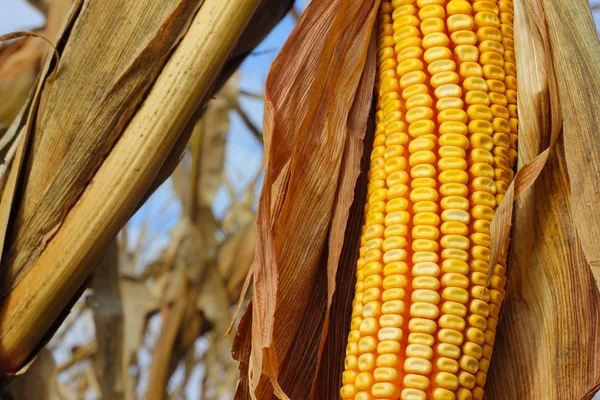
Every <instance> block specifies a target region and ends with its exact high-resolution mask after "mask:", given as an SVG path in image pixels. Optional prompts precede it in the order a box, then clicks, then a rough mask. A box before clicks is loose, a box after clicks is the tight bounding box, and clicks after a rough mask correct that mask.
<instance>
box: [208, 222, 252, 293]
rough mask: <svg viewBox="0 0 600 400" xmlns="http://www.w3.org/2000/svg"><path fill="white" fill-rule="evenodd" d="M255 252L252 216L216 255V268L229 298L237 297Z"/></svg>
mask: <svg viewBox="0 0 600 400" xmlns="http://www.w3.org/2000/svg"><path fill="white" fill-rule="evenodd" d="M255 252H256V218H252V219H251V220H250V221H249V222H248V223H246V226H244V227H243V228H242V229H241V230H240V231H239V232H238V233H237V234H236V235H235V236H232V237H230V238H229V240H228V241H226V242H225V243H224V244H223V246H222V247H221V249H220V250H219V255H218V267H217V268H218V270H219V273H220V274H221V277H222V278H223V279H225V281H226V285H227V292H228V293H229V299H230V300H231V301H236V300H237V299H239V297H240V294H241V291H242V286H243V284H244V279H245V278H246V275H247V274H248V270H249V269H250V266H251V265H252V261H253V260H254V256H255Z"/></svg>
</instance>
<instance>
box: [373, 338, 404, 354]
mask: <svg viewBox="0 0 600 400" xmlns="http://www.w3.org/2000/svg"><path fill="white" fill-rule="evenodd" d="M377 352H378V353H379V354H384V353H386V354H387V353H390V354H391V353H400V343H399V342H397V341H395V340H384V341H382V342H379V344H378V345H377Z"/></svg>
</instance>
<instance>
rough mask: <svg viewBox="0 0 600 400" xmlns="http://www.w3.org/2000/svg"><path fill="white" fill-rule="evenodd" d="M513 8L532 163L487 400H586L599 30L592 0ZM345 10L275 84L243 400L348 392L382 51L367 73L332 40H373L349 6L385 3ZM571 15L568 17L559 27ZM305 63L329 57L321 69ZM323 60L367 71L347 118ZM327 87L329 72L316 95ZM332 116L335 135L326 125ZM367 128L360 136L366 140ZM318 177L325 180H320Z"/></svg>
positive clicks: (594, 356)
mask: <svg viewBox="0 0 600 400" xmlns="http://www.w3.org/2000/svg"><path fill="white" fill-rule="evenodd" d="M367 3H368V4H367ZM514 3H515V9H516V10H517V11H516V13H517V15H516V22H515V36H516V42H517V44H518V45H517V52H518V54H517V57H518V75H519V76H518V78H519V82H520V86H519V107H520V109H519V113H520V127H521V130H520V133H519V141H520V156H519V168H521V171H522V172H521V173H520V174H518V175H517V178H516V179H515V183H514V184H513V186H512V187H511V194H510V196H513V198H514V199H518V201H517V202H516V204H515V205H514V208H513V203H512V202H511V201H510V196H509V195H507V197H508V200H507V201H506V202H503V205H502V210H503V211H502V212H498V215H499V217H497V218H496V219H495V222H494V224H495V228H494V231H493V232H494V237H493V243H494V244H493V245H494V248H495V251H494V252H495V254H494V256H493V257H494V258H495V259H498V260H501V261H503V260H505V259H506V258H507V253H506V250H507V248H508V243H509V242H508V240H507V239H508V234H509V232H510V228H511V222H512V227H513V233H512V240H511V241H510V243H511V248H510V253H509V256H508V284H507V290H506V300H505V301H506V303H505V306H504V311H503V316H502V321H501V324H500V327H499V333H498V335H497V339H496V343H497V345H496V350H495V355H494V357H493V361H492V368H491V370H490V373H489V376H488V383H487V385H486V393H487V394H486V397H485V398H486V399H540V400H542V399H544V400H545V399H581V398H586V399H587V398H591V396H592V394H593V393H594V392H595V391H596V390H597V389H598V387H599V385H600V374H599V372H600V368H599V367H600V348H599V345H600V337H599V335H598V315H599V311H600V310H599V309H598V306H599V304H600V296H599V293H598V288H597V286H596V283H595V281H594V279H593V274H592V270H593V268H594V267H595V265H596V264H597V260H598V257H597V256H596V254H597V251H599V250H600V245H598V242H597V237H598V235H597V234H596V235H595V236H594V232H595V230H596V229H597V226H598V225H597V224H594V223H595V221H597V218H598V217H599V216H600V212H599V211H598V210H597V207H594V205H595V204H596V203H597V200H598V187H600V186H599V185H598V181H597V177H598V172H599V171H600V168H599V165H598V162H599V161H600V154H597V153H598V149H599V147H598V146H597V144H596V142H597V141H596V140H594V138H593V134H594V127H596V126H597V125H598V124H597V123H596V119H597V118H599V115H600V114H599V111H598V107H597V106H596V96H597V93H598V90H597V89H598V88H597V87H596V86H597V85H598V84H600V79H599V77H598V76H597V70H598V68H599V65H600V60H598V57H599V56H600V51H599V49H598V39H597V37H596V35H595V31H594V29H593V21H592V20H591V14H590V12H589V6H588V5H587V3H586V2H585V1H583V0H577V1H573V2H569V3H568V4H566V3H565V2H559V1H558V0H518V1H517V0H515V2H514ZM337 6H338V4H337V2H326V1H319V0H313V1H312V2H311V4H310V6H309V7H308V8H307V10H306V11H305V13H304V14H303V15H302V18H301V19H300V21H299V23H298V25H297V27H296V29H295V31H294V32H293V33H292V35H291V36H290V38H289V39H288V42H287V43H286V45H285V46H284V48H283V50H282V52H281V53H280V55H279V56H278V58H277V60H276V62H275V63H274V64H273V67H272V69H271V72H270V76H269V79H268V81H267V89H266V93H267V102H266V106H265V124H264V127H265V128H264V129H265V151H266V159H265V186H264V188H263V192H262V195H261V200H260V204H259V215H258V222H257V231H258V236H257V241H258V243H257V255H256V259H255V263H254V264H253V278H254V296H253V298H252V302H251V305H250V307H249V308H248V311H247V312H246V314H245V315H244V317H243V318H242V320H241V322H240V326H239V330H238V333H237V337H236V342H235V345H234V348H233V354H234V356H235V357H236V358H237V359H239V360H240V380H239V384H238V391H237V393H236V399H271V398H272V397H273V395H275V396H276V397H278V398H280V399H287V398H290V399H299V398H302V399H333V398H338V396H339V388H340V387H341V373H342V370H343V360H344V356H345V344H346V336H347V330H348V327H349V321H350V314H351V302H352V297H353V294H354V289H353V288H354V271H355V261H356V258H357V256H358V238H359V234H360V224H361V220H362V216H363V204H364V196H365V180H366V176H365V172H366V169H367V167H368V160H367V159H368V157H364V156H363V157H362V158H363V163H362V166H361V162H360V160H361V155H364V154H365V148H367V147H368V146H369V145H370V143H369V140H372V139H370V138H371V137H372V136H370V135H372V128H373V127H372V126H371V127H370V129H368V130H367V129H366V122H367V119H368V117H367V114H368V108H369V107H368V104H369V102H370V98H371V93H370V92H369V91H368V87H366V86H368V85H371V87H372V81H370V80H369V79H368V77H369V76H370V75H369V74H370V73H372V72H371V71H370V68H373V66H374V63H375V61H374V59H373V58H369V57H367V61H366V63H365V64H364V67H362V68H358V66H357V67H355V68H351V69H349V70H347V71H344V67H345V66H346V65H348V64H346V65H339V64H335V63H343V62H346V59H344V58H343V56H347V55H348V53H344V52H343V51H341V50H340V52H339V53H338V52H335V51H334V50H330V49H329V48H327V47H326V45H324V43H331V42H334V43H335V42H336V40H339V37H340V36H339V35H345V36H348V35H349V33H348V32H347V31H344V30H343V29H348V30H352V29H355V30H354V31H352V32H356V33H355V36H352V39H351V40H353V41H354V43H357V44H358V43H360V44H361V46H362V47H361V48H362V49H366V48H367V43H368V40H369V38H370V36H369V35H370V33H371V32H370V31H368V30H365V31H359V29H360V28H361V27H364V20H363V19H360V18H357V17H352V16H350V15H349V14H350V13H352V12H367V10H366V9H368V8H370V9H371V11H372V10H375V9H376V8H377V4H376V2H365V1H363V2H359V1H357V2H354V3H352V4H350V5H348V4H347V2H345V4H344V7H343V9H338V8H337ZM357 10H359V11H357ZM562 15H566V19H567V21H568V22H559V21H560V16H562ZM337 18H344V19H345V20H347V21H353V22H352V23H353V24H354V26H353V27H348V26H344V27H343V28H342V27H340V26H339V25H337V24H336V23H335V22H333V21H338V20H337ZM563 18H564V17H563ZM320 24H327V25H326V28H321V25H320ZM342 32H343V33H342ZM355 53H358V52H355ZM331 54H336V55H338V57H332V56H331ZM360 54H361V56H362V54H363V53H360ZM307 59H309V60H311V61H312V60H317V61H316V62H315V63H314V65H313V64H308V63H306V62H305V60H307ZM323 59H326V60H327V63H328V65H329V66H333V65H336V67H337V73H338V74H339V75H343V76H344V77H345V78H346V79H348V80H349V81H350V80H351V79H354V82H356V80H357V79H358V78H359V77H360V76H361V75H362V81H361V83H360V84H359V85H358V86H353V87H351V88H347V89H346V90H343V91H342V90H338V91H337V94H338V98H337V100H336V103H335V104H336V105H337V107H336V108H335V112H333V111H332V108H330V103H328V102H326V101H323V99H322V97H321V96H323V97H325V96H327V94H328V93H329V92H328V90H335V88H336V87H335V85H336V84H337V81H331V77H330V76H329V75H328V70H327V69H326V68H324V69H320V68H319V67H318V64H319V61H320V60H323ZM573 63H578V65H577V66H575V67H573V66H572V65H573ZM307 71H310V72H311V74H310V75H309V77H306V76H305V75H304V74H306V73H307ZM342 71H344V72H342ZM345 74H352V75H353V76H351V77H348V76H346V75H345ZM588 79H589V80H591V81H592V82H593V83H591V84H590V83H589V82H587V80H588ZM313 80H314V81H313ZM315 82H327V84H326V86H325V87H323V88H319V89H320V91H318V92H317V93H318V94H315V92H313V90H314V87H315V86H317V84H316V83H315ZM363 90H364V93H365V97H364V101H360V100H358V99H360V98H361V96H360V94H359V93H361V92H362V91H363ZM323 93H325V94H323ZM348 99H354V105H353V107H352V108H351V109H350V108H346V107H345V106H347V104H348V103H347V101H348ZM314 109H316V110H318V111H317V112H314V113H313V112H312V111H313V110H314ZM305 111H306V112H305ZM334 116H339V117H340V118H342V119H344V118H347V119H348V121H353V120H354V118H355V117H356V118H360V121H361V124H352V123H350V122H349V123H348V124H347V127H348V130H347V131H346V130H345V129H337V130H336V129H335V127H336V125H335V124H334V123H333V122H332V121H335V119H334V118H335V117H334ZM576 117H577V118H579V119H578V120H577V121H576V122H573V121H574V120H575V118H576ZM323 120H326V121H327V122H328V124H329V125H326V126H327V127H329V128H330V130H327V129H323V130H321V129H320V128H321V127H322V125H320V123H322V121H323ZM563 120H564V125H562V121H563ZM569 124H573V125H569ZM563 126H564V129H562V136H559V133H560V132H561V127H563ZM308 128H312V129H311V130H310V131H308ZM354 129H356V130H357V131H360V130H362V132H361V133H360V135H356V137H355V136H354V135H353V132H354ZM365 131H366V135H365V134H364V133H365ZM323 132H325V133H326V134H325V135H324V134H323ZM346 132H347V134H346V141H345V145H344V155H343V157H341V159H340V158H338V159H336V160H341V161H339V162H337V163H334V165H333V166H332V165H331V163H330V162H331V159H332V158H333V159H335V157H339V154H340V150H339V149H340V146H339V143H340V142H339V141H333V140H332V138H337V137H339V136H342V138H341V139H340V140H342V139H343V135H344V133H346ZM336 135H338V136H336ZM297 137H302V141H296V138H297ZM352 137H355V138H356V139H357V140H356V141H353V140H350V138H352ZM367 150H368V149H367ZM581 153H584V155H582V154H581ZM366 154H368V152H367V153H366ZM296 157H302V160H303V163H302V164H300V163H299V162H297V161H296V160H297V158H296ZM584 164H585V167H584V166H583V165H584ZM300 165H301V167H300ZM340 165H341V167H339V166H340ZM574 168H575V169H577V168H580V169H577V170H573V169H574ZM314 171H318V172H319V174H318V175H319V179H318V180H311V178H312V174H313V173H315V174H316V172H314ZM361 171H362V173H360V172H361ZM300 174H302V176H301V177H300V176H298V175H300ZM298 182H301V183H302V184H301V185H299V184H298ZM575 182H578V184H579V185H585V187H584V188H583V189H582V188H581V187H576V186H574V183H575ZM575 190H577V194H576V195H574V196H573V197H572V196H571V191H573V193H575ZM580 194H581V198H578V199H577V200H575V198H576V197H579V195H580ZM572 199H573V200H572ZM505 203H506V204H505ZM576 207H578V208H579V209H577V210H575V208H576ZM513 211H514V219H513ZM585 218H587V221H586V222H585V223H583V222H580V221H579V220H581V219H585ZM592 224H594V226H589V225H592ZM588 226H589V227H588ZM593 238H595V239H596V240H595V242H594V241H593ZM590 267H592V268H590Z"/></svg>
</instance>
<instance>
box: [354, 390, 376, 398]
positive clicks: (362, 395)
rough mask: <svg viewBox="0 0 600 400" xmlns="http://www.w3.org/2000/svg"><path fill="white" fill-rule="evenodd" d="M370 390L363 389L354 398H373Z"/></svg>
mask: <svg viewBox="0 0 600 400" xmlns="http://www.w3.org/2000/svg"><path fill="white" fill-rule="evenodd" d="M369 392H370V391H362V392H358V393H356V397H355V398H354V400H373V396H371V393H369Z"/></svg>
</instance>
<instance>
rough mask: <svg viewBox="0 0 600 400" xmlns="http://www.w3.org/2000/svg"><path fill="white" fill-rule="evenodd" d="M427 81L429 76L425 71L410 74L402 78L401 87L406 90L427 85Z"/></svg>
mask: <svg viewBox="0 0 600 400" xmlns="http://www.w3.org/2000/svg"><path fill="white" fill-rule="evenodd" d="M426 81H427V75H426V74H425V72H423V71H413V72H409V73H408V74H405V75H403V76H401V77H400V87H401V88H402V89H405V88H407V87H409V86H412V85H416V84H421V83H425V82H426Z"/></svg>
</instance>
